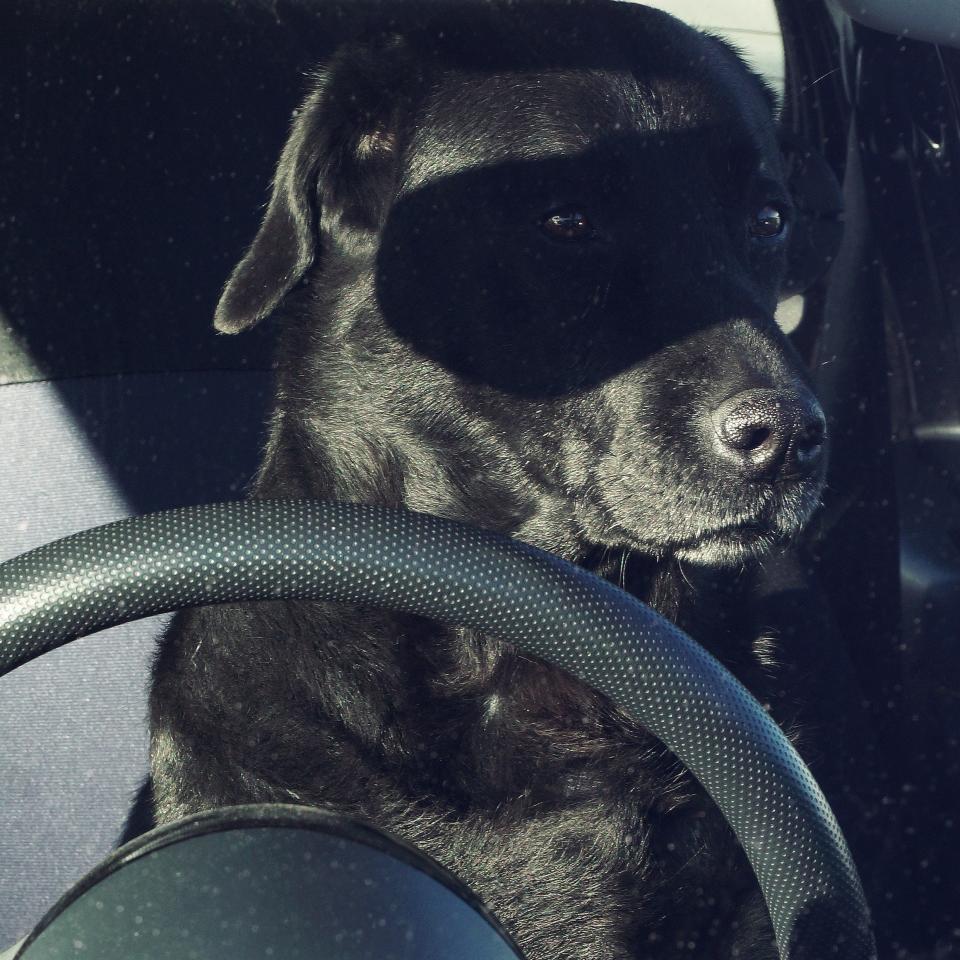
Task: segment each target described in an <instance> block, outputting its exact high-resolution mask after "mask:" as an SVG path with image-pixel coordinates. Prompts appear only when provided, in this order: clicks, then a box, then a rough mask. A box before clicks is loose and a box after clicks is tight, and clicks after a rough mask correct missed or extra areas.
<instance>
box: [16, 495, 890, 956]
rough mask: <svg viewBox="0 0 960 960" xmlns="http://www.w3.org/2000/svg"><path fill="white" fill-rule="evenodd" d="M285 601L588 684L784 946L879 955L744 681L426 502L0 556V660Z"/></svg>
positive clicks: (188, 523) (253, 509) (849, 882)
mask: <svg viewBox="0 0 960 960" xmlns="http://www.w3.org/2000/svg"><path fill="white" fill-rule="evenodd" d="M297 598H300V599H323V600H330V601H338V602H344V603H353V604H365V605H373V606H380V607H384V608H388V609H393V610H402V611H405V612H409V613H413V614H418V615H420V616H424V617H428V618H430V619H432V620H436V621H440V622H443V623H447V624H457V625H462V626H468V627H473V628H476V629H480V630H483V631H485V632H488V633H491V634H495V635H497V636H500V637H501V638H503V639H504V640H507V641H509V642H511V643H513V644H515V645H516V646H517V647H519V648H521V649H523V650H525V651H527V652H529V653H531V654H534V655H535V656H538V657H540V658H542V659H543V660H546V661H548V662H550V663H553V664H555V665H557V666H559V667H561V668H563V669H565V670H567V671H569V672H570V673H572V674H574V675H576V676H577V677H579V678H580V679H582V680H583V681H585V682H586V683H589V684H590V685H592V686H593V687H595V688H596V689H598V690H600V691H601V692H602V693H604V694H605V695H606V696H608V697H609V698H610V699H611V700H612V701H613V702H614V703H615V704H616V705H617V706H618V707H619V708H620V709H622V710H623V711H624V712H625V713H627V714H629V715H631V716H633V717H634V718H635V719H636V720H638V721H639V722H640V723H641V724H643V726H644V727H646V728H647V729H648V730H650V732H651V733H653V734H654V735H655V736H657V737H658V738H659V739H660V740H661V741H662V742H663V743H664V744H665V745H666V746H667V747H669V748H670V749H671V750H672V751H673V752H674V753H675V754H676V756H677V757H678V758H679V759H680V760H681V761H682V762H683V763H684V764H685V765H686V766H687V768H688V769H689V770H690V771H691V772H692V773H693V774H694V776H696V778H697V779H698V780H699V781H700V783H701V784H702V785H703V786H704V788H705V789H706V790H707V792H708V793H709V794H710V795H711V797H712V798H713V799H714V801H715V802H716V803H717V805H718V807H719V808H720V810H721V812H722V813H723V814H724V816H725V817H726V818H727V820H728V821H729V823H730V825H731V827H732V828H733V830H734V831H735V833H736V834H737V837H738V838H739V840H740V842H741V843H742V845H743V847H744V850H745V851H746V854H747V856H748V858H749V860H750V862H751V864H752V866H753V869H754V871H755V873H756V875H757V879H758V881H759V883H760V887H761V890H762V891H763V894H764V897H765V899H766V902H767V907H768V909H769V912H770V916H771V920H772V921H773V926H774V931H775V933H776V937H777V943H778V945H779V949H780V953H781V955H782V956H783V957H787V956H790V957H792V958H795V957H799V956H802V957H805V958H806V957H814V956H816V957H818V958H820V957H824V956H829V955H831V954H834V955H837V956H843V957H849V958H857V960H861V958H862V960H866V958H870V957H873V956H874V955H875V948H874V945H873V939H872V934H871V932H870V928H869V919H868V911H867V908H866V905H865V902H864V898H863V893H862V889H861V887H860V883H859V879H858V878H857V875H856V871H855V869H854V867H853V864H852V861H851V859H850V855H849V851H848V850H847V847H846V844H845V842H844V840H843V837H842V835H841V833H840V830H839V827H838V826H837V823H836V820H835V819H834V817H833V814H832V812H831V811H830V809H829V807H828V805H827V803H826V800H825V799H824V797H823V795H822V793H821V792H820V790H819V788H818V787H817V785H816V783H815V782H814V780H813V778H812V777H811V775H810V773H809V771H808V770H807V769H806V767H805V766H804V764H803V762H802V761H801V760H800V758H799V757H798V756H797V754H796V752H795V751H794V750H793V748H792V747H791V745H790V744H789V742H788V741H787V740H786V738H785V737H784V736H783V734H782V733H781V731H780V730H779V729H778V728H777V726H776V725H775V724H774V723H773V722H772V720H771V719H770V718H769V717H768V716H767V715H766V713H765V712H764V711H763V709H762V708H761V707H760V706H759V704H757V703H756V701H755V700H754V699H753V698H752V697H751V695H750V694H749V693H748V692H747V691H746V689H745V688H744V687H743V686H742V685H741V684H740V683H739V682H738V681H737V680H736V679H735V678H734V677H732V676H731V675H730V674H729V672H728V671H726V670H725V669H724V668H723V667H722V666H721V665H720V664H719V663H718V662H717V661H716V660H714V659H713V658H712V657H711V656H710V655H709V654H708V653H706V651H704V650H703V649H702V648H701V647H699V646H698V645H697V644H696V643H695V642H694V641H692V640H691V639H690V638H689V637H688V636H687V635H686V634H684V633H682V632H681V631H680V630H678V629H677V628H676V627H675V626H673V625H672V624H670V623H669V622H667V621H666V620H664V619H663V618H661V617H660V616H659V615H657V614H656V613H654V612H653V611H652V610H651V609H650V608H648V607H646V606H645V605H643V604H642V603H640V602H639V601H637V600H636V599H635V598H633V597H631V596H630V595H628V594H626V593H624V592H623V591H621V590H619V589H617V588H616V587H614V586H612V585H611V584H609V583H607V582H606V581H603V580H601V579H599V578H597V577H595V576H593V575H591V574H589V573H586V572H585V571H583V570H580V569H579V568H577V567H574V566H573V565H571V564H568V563H566V562H564V561H562V560H560V559H558V558H556V557H553V556H551V555H549V554H546V553H543V552H542V551H539V550H536V549H534V548H533V547H529V546H527V545H525V544H522V543H518V542H515V541H512V540H509V539H507V538H504V537H499V536H496V535H494V534H490V533H487V532H484V531H481V530H477V529H474V528H471V527H467V526H464V525H461V524H457V523H453V522H450V521H446V520H442V519H439V518H436V517H431V516H427V515H424V514H415V513H410V512H407V511H401V510H391V509H387V508H382V507H376V506H369V505H358V504H343V503H327V502H322V501H302V500H295V501H287V500H262V501H245V502H241V503H224V504H214V505H209V506H205V507H191V508H186V509H182V510H174V511H167V512H163V513H157V514H151V515H148V516H145V517H139V518H133V519H128V520H122V521H119V522H118V523H113V524H109V525H107V526H104V527H98V528H95V529H93V530H89V531H86V532H84V533H80V534H76V535H75V536H73V537H68V538H66V539H64V540H60V541H57V542H55V543H52V544H48V545H46V546H44V547H41V548H39V549H38V550H34V551H32V552H31V553H28V554H24V555H23V556H21V557H19V558H17V559H15V560H12V561H9V562H8V563H6V564H3V565H0V672H6V670H8V669H13V667H15V666H17V665H18V664H20V663H23V662H25V661H27V660H29V659H31V658H33V657H35V656H38V655H40V654H41V653H43V652H45V651H46V650H49V649H52V648H53V647H55V646H58V645H59V644H61V643H63V642H65V641H66V640H69V639H71V638H73V637H75V636H82V635H85V634H87V633H91V632H94V631H95V630H99V629H102V628H104V627H106V626H109V625H112V624H115V623H120V622H123V621H127V620H133V619H137V618H139V617H145V616H148V615H151V614H155V613H159V612H163V611H167V610H172V609H179V608H183V607H191V606H200V605H204V604H210V603H223V602H237V601H252V600H271V599H297Z"/></svg>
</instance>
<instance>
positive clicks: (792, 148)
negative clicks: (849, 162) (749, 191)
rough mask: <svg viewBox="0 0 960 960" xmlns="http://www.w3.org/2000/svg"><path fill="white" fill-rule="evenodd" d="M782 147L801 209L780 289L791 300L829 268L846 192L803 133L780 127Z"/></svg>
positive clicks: (839, 236)
mask: <svg viewBox="0 0 960 960" xmlns="http://www.w3.org/2000/svg"><path fill="white" fill-rule="evenodd" d="M780 147H781V150H782V151H783V154H784V160H785V168H786V177H787V185H788V187H789V189H790V193H791V195H792V196H793V202H794V206H795V207H796V219H795V221H794V224H793V227H792V229H791V232H790V239H789V246H788V248H787V273H786V277H785V278H784V282H783V286H782V287H781V293H780V296H781V298H782V299H786V298H787V297H789V296H792V295H794V294H797V293H803V292H804V291H805V290H807V289H809V288H810V287H812V286H813V284H814V283H816V281H817V280H819V279H820V278H821V277H822V276H823V275H824V274H825V273H826V272H827V270H829V269H830V264H831V263H833V260H834V257H836V255H837V251H838V250H839V249H840V241H841V240H842V239H843V191H842V189H841V187H840V184H839V182H838V181H837V178H836V175H835V174H834V172H833V170H831V169H830V165H829V164H828V163H827V161H826V160H825V159H824V157H823V156H822V154H820V153H819V152H818V151H816V150H815V149H813V147H811V146H810V144H808V143H807V142H806V141H805V140H804V139H803V138H802V137H800V136H798V135H797V134H795V133H791V132H788V131H781V134H780Z"/></svg>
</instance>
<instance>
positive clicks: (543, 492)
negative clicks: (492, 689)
mask: <svg viewBox="0 0 960 960" xmlns="http://www.w3.org/2000/svg"><path fill="white" fill-rule="evenodd" d="M436 6H437V7H441V6H443V5H436ZM444 9H445V10H446V11H447V12H445V13H443V14H438V13H436V12H434V14H433V16H432V19H429V20H428V23H427V24H426V25H424V26H421V28H420V29H418V30H415V31H410V32H407V33H403V32H401V33H400V34H397V35H394V34H392V35H391V36H389V37H387V38H385V39H380V40H376V41H370V42H364V43H355V44H351V45H349V46H346V47H344V48H343V49H341V50H340V52H338V53H337V54H336V55H335V56H334V57H333V58H332V60H331V61H330V62H329V63H328V64H327V65H326V67H325V68H324V69H323V72H322V73H321V74H320V75H319V76H318V78H317V79H316V83H315V86H314V89H313V91H312V93H311V94H310V96H309V97H308V99H307V100H306V102H305V103H304V105H303V106H302V108H301V109H300V110H299V111H298V113H297V116H296V118H295V121H294V124H293V130H292V133H291V136H290V139H289V141H288V142H287V144H286V147H285V149H284V151H283V154H282V157H281V159H280V163H279V166H278V168H277V172H276V177H275V182H274V189H273V195H272V198H271V200H270V204H269V207H268V209H267V212H266V215H265V218H264V221H263V225H262V228H261V230H260V233H259V234H258V236H257V237H256V239H255V240H254V242H253V244H252V246H251V248H250V250H249V251H248V253H247V255H246V256H245V257H244V259H243V260H242V262H241V263H240V264H239V265H238V267H237V268H236V270H235V271H234V274H233V276H232V277H231V279H230V281H229V283H228V285H227V287H226V290H225V291H224V295H223V298H222V300H221V303H220V305H219V307H218V311H217V317H216V322H217V326H218V328H219V329H220V330H222V331H226V332H236V331H239V330H242V329H244V328H246V327H249V326H251V325H252V324H254V323H256V322H258V321H259V320H261V319H263V318H265V317H267V316H268V315H270V314H273V313H275V312H278V313H280V314H282V320H283V325H282V333H281V348H280V356H281V361H280V371H281V373H280V376H281V383H280V392H279V397H280V404H279V405H280V410H279V416H278V419H277V421H276V425H275V435H274V439H273V442H272V445H271V448H270V453H269V454H268V465H267V467H266V468H265V472H264V474H263V475H262V477H261V481H260V482H261V489H262V490H266V491H273V492H298V493H312V494H317V495H324V496H334V497H341V498H345V499H353V500H360V499H375V500H379V501H381V502H395V503H403V504H406V505H407V506H410V507H413V508H415V509H422V510H427V511H431V512H436V513H440V514H445V515H447V516H454V517H456V518H458V519H464V520H469V521H472V522H474V523H479V524H481V525H485V526H489V527H494V528H499V529H502V530H506V531H508V532H511V533H513V534H514V535H517V536H520V537H522V538H524V539H527V540H529V541H531V542H534V543H536V544H538V545H540V546H543V547H546V548H548V549H553V550H555V551H557V552H560V553H562V554H565V555H567V556H570V557H571V558H573V559H579V558H581V557H582V556H584V555H585V553H586V552H587V551H588V550H590V549H592V548H594V547H597V546H606V547H625V548H629V549H634V550H641V551H645V552H648V553H651V554H655V555H671V554H672V555H675V556H677V557H680V558H685V559H689V560H693V561H697V562H702V563H708V564H721V563H729V562H734V561H738V560H741V559H743V558H745V557H748V556H750V555H753V554H755V553H757V552H758V551H759V550H760V549H762V548H763V547H764V546H765V545H767V544H770V543H771V542H773V541H774V540H777V539H781V538H785V537H789V536H792V535H793V534H795V533H796V532H797V531H798V530H799V529H800V527H801V526H802V524H803V523H804V521H805V520H806V519H807V518H808V517H809V515H810V513H811V512H812V510H813V509H814V507H815V505H816V504H817V502H818V500H819V496H820V492H821V487H822V483H823V471H824V459H825V453H824V448H825V436H824V419H823V414H822V412H821V410H820V408H819V405H818V404H817V401H816V400H815V398H814V396H813V394H812V392H811V390H810V387H809V385H808V383H807V380H806V377H805V374H804V372H803V370H802V366H801V364H800V362H799V361H798V359H797V357H796V356H795V354H794V352H793V351H792V349H791V347H790V345H789V343H788V342H787V340H786V339H785V337H784V336H783V335H782V334H781V333H780V331H779V330H778V328H777V326H776V324H775V322H774V320H773V313H774V310H775V307H776V303H777V299H778V293H779V290H780V286H781V282H782V280H783V277H784V274H785V271H786V269H787V260H788V250H789V244H790V232H791V220H792V218H793V206H792V203H791V198H790V196H789V194H788V192H787V189H786V187H785V184H784V173H783V165H782V160H781V156H780V149H779V146H778V139H777V133H776V129H775V123H774V102H773V97H772V96H771V95H770V93H769V92H768V91H767V89H766V88H765V87H764V85H763V83H762V82H761V81H760V80H759V79H758V78H757V77H756V76H755V75H754V74H752V73H751V72H750V71H749V70H748V69H747V68H746V67H745V65H744V64H743V62H742V61H741V60H740V59H739V58H738V56H737V55H736V54H735V53H734V52H733V51H732V50H731V49H730V48H729V47H727V46H726V45H725V44H723V43H722V42H721V41H719V40H716V39H715V38H712V37H709V36H706V35H703V34H700V33H697V32H695V31H693V30H691V29H689V28H687V27H685V26H683V25H682V24H680V23H679V22H678V21H676V20H674V19H673V18H671V17H669V16H667V15H666V14H662V13H659V12H657V11H653V10H649V9H647V8H643V7H638V6H634V5H629V4H622V3H605V2H600V0H596V2H590V0H586V2H583V3H580V4H574V5H569V4H558V3H545V4H543V5H534V4H519V5H512V4H507V3H505V4H503V6H502V7H497V6H496V5H493V6H491V5H490V4H483V5H469V6H465V7H464V8H462V9H459V10H455V11H454V12H450V8H449V7H444ZM281 308H282V309H281ZM271 459H272V461H273V462H274V463H273V467H271V465H270V461H271ZM280 460H282V461H283V463H282V466H278V464H279V462H280ZM291 471H294V472H298V473H299V474H300V477H299V479H298V481H297V482H296V483H295V484H292V485H291V484H290V482H289V474H290V472H291ZM311 473H313V474H314V475H315V481H311V480H309V479H306V478H307V476H308V475H310V474H311ZM285 474H286V480H283V481H282V482H281V480H282V477H283V476H284V475H285Z"/></svg>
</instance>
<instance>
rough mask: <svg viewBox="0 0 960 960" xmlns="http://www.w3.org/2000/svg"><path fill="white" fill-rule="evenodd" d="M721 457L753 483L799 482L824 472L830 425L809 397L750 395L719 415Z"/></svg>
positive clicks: (719, 410)
mask: <svg viewBox="0 0 960 960" xmlns="http://www.w3.org/2000/svg"><path fill="white" fill-rule="evenodd" d="M713 423H714V428H715V430H716V434H717V437H718V438H719V450H720V454H721V456H723V458H724V459H725V460H726V461H728V462H729V463H730V464H731V465H732V466H733V467H734V468H735V469H736V471H737V472H738V473H739V474H740V475H741V476H743V477H746V478H748V479H751V480H781V479H784V480H785V479H794V478H799V477H803V476H807V475H809V474H811V473H814V472H815V471H816V470H817V469H818V468H819V466H820V463H821V461H822V459H823V454H824V444H825V440H826V421H825V419H824V416H823V410H822V409H821V408H820V404H819V403H817V401H816V399H815V398H814V397H813V396H812V395H811V394H809V393H806V392H802V393H801V392H794V391H783V390H745V391H743V392H742V393H738V394H736V395H734V396H732V397H730V398H729V399H728V400H725V401H724V402H723V403H721V404H720V406H719V407H717V409H716V410H715V411H714V414H713Z"/></svg>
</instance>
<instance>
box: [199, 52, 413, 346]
mask: <svg viewBox="0 0 960 960" xmlns="http://www.w3.org/2000/svg"><path fill="white" fill-rule="evenodd" d="M401 47H402V41H400V39H399V38H396V37H392V38H390V39H389V40H388V41H382V42H380V43H377V44H364V45H359V44H357V45H350V46H348V47H345V48H343V49H342V50H341V51H340V52H338V53H337V54H336V55H335V56H334V58H333V59H332V60H331V61H330V63H329V64H328V65H327V67H326V68H325V69H324V70H323V71H322V72H321V73H320V74H319V75H318V77H317V82H316V86H315V88H314V90H313V92H312V93H311V94H310V95H309V97H307V100H306V102H305V103H304V104H303V105H302V106H301V108H300V109H299V110H298V111H297V113H296V115H295V117H294V122H293V128H292V130H291V132H290V137H289V139H288V140H287V142H286V145H285V146H284V148H283V152H282V153H281V154H280V161H279V163H278V164H277V169H276V173H275V175H274V178H273V191H272V194H271V196H270V202H269V204H268V206H267V211H266V214H265V215H264V218H263V222H262V224H261V226H260V230H259V232H258V233H257V236H256V237H255V239H254V241H253V243H252V244H251V245H250V248H249V250H247V252H246V254H245V255H244V257H243V259H242V260H241V261H240V263H239V264H237V266H236V267H235V268H234V270H233V273H232V274H231V276H230V279H229V280H228V281H227V284H226V287H225V288H224V290H223V294H222V295H221V297H220V302H219V304H218V305H217V309H216V312H215V314H214V326H215V327H216V328H217V330H219V331H220V332H221V333H239V332H240V331H242V330H247V329H249V328H250V327H252V326H253V325H254V324H256V323H257V322H259V321H260V320H263V319H264V318H265V317H267V316H269V315H270V314H271V313H272V312H273V311H274V310H275V309H276V308H277V306H278V305H279V304H280V302H281V301H282V300H283V298H284V297H285V296H286V295H287V294H288V293H289V292H290V290H292V289H293V287H295V286H296V285H297V284H298V283H299V282H300V281H301V280H302V279H303V277H304V275H305V274H306V273H307V271H308V270H309V269H310V267H311V266H312V264H313V263H314V261H315V260H316V259H317V258H318V255H319V252H318V243H319V233H320V229H321V222H322V225H323V227H324V229H325V230H334V229H341V228H342V229H344V230H351V231H359V232H361V233H364V232H366V233H370V232H371V231H374V230H376V229H377V227H378V226H379V225H380V223H381V220H382V217H383V215H384V213H385V209H386V204H387V202H388V196H389V193H390V189H391V187H392V185H393V176H392V173H393V172H394V171H395V160H396V155H397V127H398V116H399V105H400V93H399V90H398V87H399V86H400V84H399V82H398V78H399V77H402V76H403V73H404V71H403V68H402V66H401V64H400V63H399V62H398V60H399V56H400V49H401ZM398 68H399V69H398Z"/></svg>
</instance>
